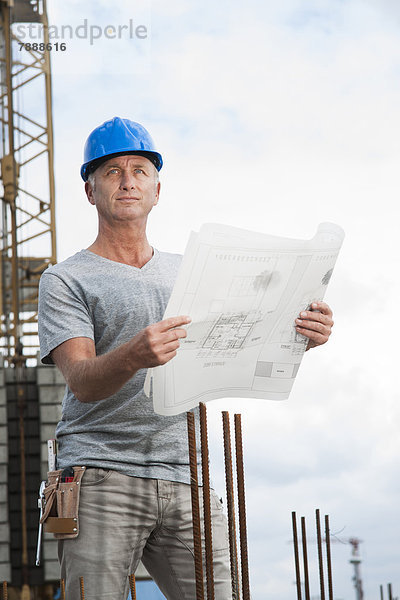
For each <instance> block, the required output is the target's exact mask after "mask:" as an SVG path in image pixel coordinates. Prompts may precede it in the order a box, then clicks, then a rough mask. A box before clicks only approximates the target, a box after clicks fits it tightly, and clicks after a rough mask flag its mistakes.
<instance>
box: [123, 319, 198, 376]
mask: <svg viewBox="0 0 400 600" xmlns="http://www.w3.org/2000/svg"><path fill="white" fill-rule="evenodd" d="M190 321H191V319H190V317H186V316H179V317H170V318H168V319H164V320H163V321H159V322H158V323H154V324H153V325H149V326H148V327H146V329H143V330H142V331H140V332H139V333H138V334H137V335H136V336H135V337H134V338H132V340H131V348H132V350H131V352H132V354H131V356H132V359H133V360H134V361H135V363H137V365H138V368H148V367H157V366H159V365H164V364H165V363H167V362H168V361H169V360H171V358H174V356H176V352H177V350H178V348H179V340H180V339H182V338H185V337H186V330H185V329H183V327H182V325H187V324H188V323H190Z"/></svg>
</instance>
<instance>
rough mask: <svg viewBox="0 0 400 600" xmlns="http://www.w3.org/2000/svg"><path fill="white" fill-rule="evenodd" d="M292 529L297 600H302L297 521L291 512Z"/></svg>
mask: <svg viewBox="0 0 400 600" xmlns="http://www.w3.org/2000/svg"><path fill="white" fill-rule="evenodd" d="M292 529H293V549H294V565H295V570H296V589H297V600H302V599H301V579H300V561H299V540H298V537H297V521H296V513H295V511H293V512H292Z"/></svg>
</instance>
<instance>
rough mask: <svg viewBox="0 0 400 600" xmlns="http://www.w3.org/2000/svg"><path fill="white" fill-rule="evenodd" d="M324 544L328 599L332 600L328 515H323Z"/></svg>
mask: <svg viewBox="0 0 400 600" xmlns="http://www.w3.org/2000/svg"><path fill="white" fill-rule="evenodd" d="M325 544H326V566H327V572H328V594H329V600H333V579H332V558H331V532H330V528H329V516H328V515H325Z"/></svg>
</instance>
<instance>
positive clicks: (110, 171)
mask: <svg viewBox="0 0 400 600" xmlns="http://www.w3.org/2000/svg"><path fill="white" fill-rule="evenodd" d="M108 172H109V173H111V174H114V173H118V169H110V170H109V171H108Z"/></svg>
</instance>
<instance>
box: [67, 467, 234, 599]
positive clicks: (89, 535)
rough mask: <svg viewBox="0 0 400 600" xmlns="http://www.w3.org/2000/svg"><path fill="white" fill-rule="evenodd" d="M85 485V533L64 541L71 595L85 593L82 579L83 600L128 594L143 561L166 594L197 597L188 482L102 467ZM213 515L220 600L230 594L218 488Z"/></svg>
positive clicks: (81, 514) (82, 506) (82, 508)
mask: <svg viewBox="0 0 400 600" xmlns="http://www.w3.org/2000/svg"><path fill="white" fill-rule="evenodd" d="M81 485H82V487H81V497H80V505H79V527H80V533H79V536H78V537H77V538H75V539H68V540H60V541H59V558H60V563H61V577H62V578H63V579H64V580H65V583H66V600H78V599H79V598H80V591H79V578H80V577H83V578H84V587H85V600H95V599H96V600H126V598H127V596H128V593H129V581H128V575H129V574H130V573H134V572H135V569H136V567H137V565H138V563H139V560H142V562H143V564H144V566H145V567H146V569H147V570H148V572H149V573H150V575H151V577H152V578H153V579H154V581H155V582H156V583H157V585H158V587H159V588H160V590H161V591H162V592H163V594H164V595H165V596H166V598H167V599H168V600H195V598H196V591H195V574H194V560H193V529H192V512H191V495H190V486H189V485H187V484H184V483H178V482H174V481H164V480H157V479H145V478H140V477H129V476H127V475H123V474H121V473H119V472H117V471H113V470H105V469H99V468H88V469H87V470H86V472H85V474H84V476H83V479H82V484H81ZM199 495H200V501H201V514H202V512H203V511H202V493H201V490H200V494H199ZM211 516H212V536H213V564H214V582H215V598H216V600H231V598H232V591H231V578H230V568H229V543H228V534H227V523H226V518H225V515H224V514H223V511H222V506H221V501H220V500H219V498H218V496H217V495H216V493H215V492H214V491H213V490H211ZM202 525H203V524H202ZM202 549H203V556H204V539H203V544H202Z"/></svg>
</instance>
